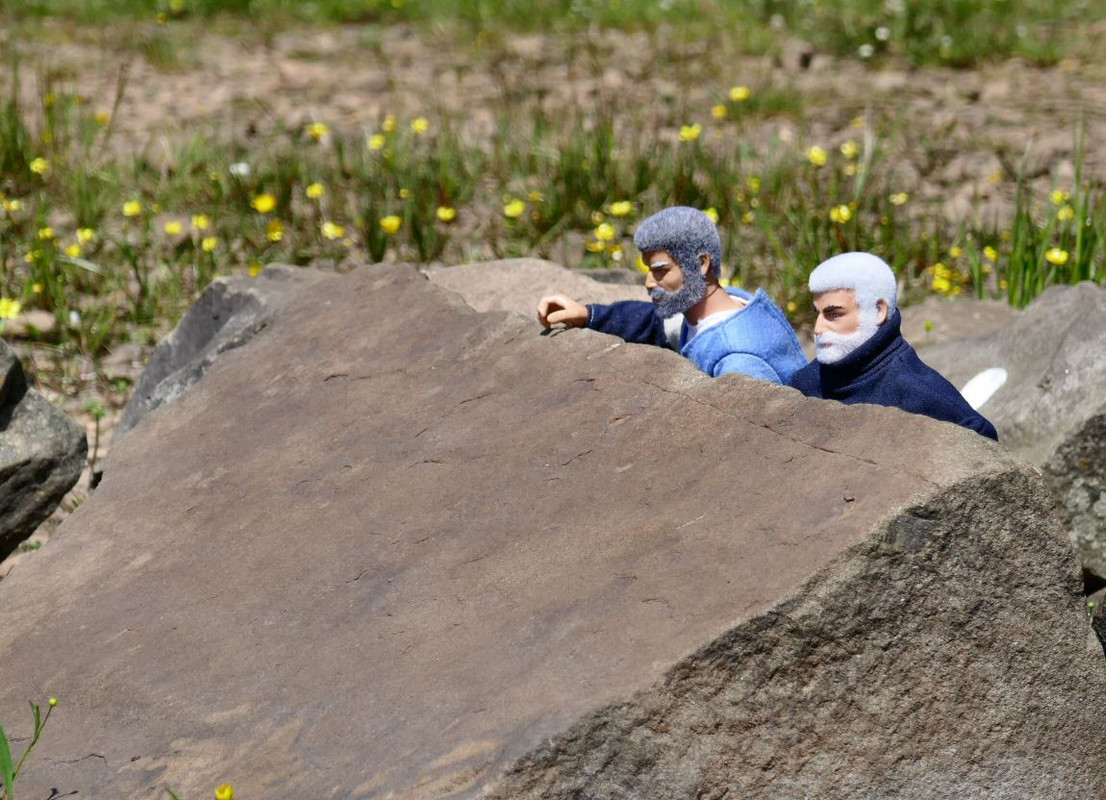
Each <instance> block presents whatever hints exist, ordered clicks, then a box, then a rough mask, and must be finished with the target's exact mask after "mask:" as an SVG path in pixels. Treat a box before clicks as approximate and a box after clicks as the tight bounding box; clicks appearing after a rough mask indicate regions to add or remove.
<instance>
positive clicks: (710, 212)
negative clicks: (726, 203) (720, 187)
mask: <svg viewBox="0 0 1106 800" xmlns="http://www.w3.org/2000/svg"><path fill="white" fill-rule="evenodd" d="M703 213H704V214H706V215H707V218H708V219H709V220H710V221H711V222H713V223H714V224H715V225H717V224H718V209H717V208H715V207H714V206H711V207H710V208H708V209H707V210H706V211H704V212H703Z"/></svg>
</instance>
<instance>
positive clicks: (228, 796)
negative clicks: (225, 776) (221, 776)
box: [215, 783, 234, 800]
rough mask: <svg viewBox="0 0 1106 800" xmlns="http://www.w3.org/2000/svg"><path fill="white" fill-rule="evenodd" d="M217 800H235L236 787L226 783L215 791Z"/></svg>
mask: <svg viewBox="0 0 1106 800" xmlns="http://www.w3.org/2000/svg"><path fill="white" fill-rule="evenodd" d="M215 800H234V787H233V786H231V785H230V784H229V783H224V784H223V785H222V786H220V787H219V788H218V789H216V790H215Z"/></svg>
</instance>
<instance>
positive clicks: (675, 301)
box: [649, 269, 707, 319]
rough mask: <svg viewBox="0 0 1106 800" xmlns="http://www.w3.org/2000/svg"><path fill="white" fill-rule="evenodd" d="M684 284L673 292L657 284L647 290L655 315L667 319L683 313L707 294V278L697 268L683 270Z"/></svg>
mask: <svg viewBox="0 0 1106 800" xmlns="http://www.w3.org/2000/svg"><path fill="white" fill-rule="evenodd" d="M683 274H684V285H683V286H681V287H680V288H679V289H677V290H676V291H674V292H670V291H668V290H667V289H662V288H661V287H659V286H657V287H656V288H654V289H653V290H652V291H650V292H649V297H650V298H652V300H653V304H654V306H655V307H656V308H655V310H656V313H657V316H658V317H660V318H661V319H668V318H669V317H674V316H676V315H677V314H683V313H684V312H685V311H687V310H688V309H689V308H691V307H692V306H693V305H695V304H696V303H698V302H699V301H700V300H702V299H703V298H704V297H705V296H706V294H707V279H706V278H705V277H703V273H702V272H700V271H699V270H697V269H694V270H690V271H686V270H685V271H684V273H683Z"/></svg>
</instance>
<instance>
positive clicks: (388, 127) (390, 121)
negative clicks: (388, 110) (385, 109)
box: [380, 114, 396, 133]
mask: <svg viewBox="0 0 1106 800" xmlns="http://www.w3.org/2000/svg"><path fill="white" fill-rule="evenodd" d="M380 127H381V128H382V129H383V131H384V132H385V133H392V132H393V131H395V129H396V118H395V115H394V114H387V115H385V117H384V124H383V125H381V126H380Z"/></svg>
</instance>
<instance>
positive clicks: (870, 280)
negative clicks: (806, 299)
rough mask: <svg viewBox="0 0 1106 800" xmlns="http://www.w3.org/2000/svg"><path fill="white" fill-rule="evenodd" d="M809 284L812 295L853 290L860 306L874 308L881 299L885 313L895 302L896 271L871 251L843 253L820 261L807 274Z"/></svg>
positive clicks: (888, 312)
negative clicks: (838, 290)
mask: <svg viewBox="0 0 1106 800" xmlns="http://www.w3.org/2000/svg"><path fill="white" fill-rule="evenodd" d="M809 285H810V291H811V292H812V293H813V294H819V293H820V292H832V291H834V290H835V289H852V290H853V291H854V292H856V304H857V306H859V307H860V308H862V309H874V308H876V306H877V305H878V303H879V301H880V300H883V301H885V302H886V303H887V314H888V316H890V315H891V312H892V311H894V310H895V308H896V306H897V305H898V303H897V302H896V295H897V293H898V284H897V282H896V281H895V273H894V272H892V271H891V267H889V266H887V262H886V261H884V260H883V259H882V258H879V257H878V256H874V255H872V254H871V253H842V254H841V255H839V256H834V257H833V258H831V259H829V260H827V261H823V262H822V263H821V264H819V265H818V266H817V267H815V268H814V271H813V272H811V273H810V278H809Z"/></svg>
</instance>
